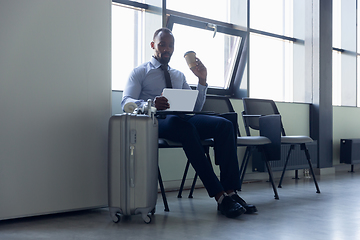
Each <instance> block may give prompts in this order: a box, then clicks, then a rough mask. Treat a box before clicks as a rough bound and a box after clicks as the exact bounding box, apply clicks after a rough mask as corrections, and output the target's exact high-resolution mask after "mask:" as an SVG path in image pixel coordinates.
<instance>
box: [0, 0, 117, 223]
mask: <svg viewBox="0 0 360 240" xmlns="http://www.w3.org/2000/svg"><path fill="white" fill-rule="evenodd" d="M110 20H111V1H110V0H76V1H73V0H61V1H55V0H48V1H44V0H20V1H13V0H1V1H0V22H1V24H0V32H1V34H0V112H1V117H0V119H1V120H0V193H1V197H0V219H7V218H14V217H21V216H28V215H38V214H46V213H53V212H60V211H68V210H74V209H83V208H91V207H97V206H106V205H107V123H108V119H109V117H110V115H111V74H110V73H111V63H110V61H111V46H110V45H111V39H110V35H111V32H110V30H111V24H110V23H111V22H110Z"/></svg>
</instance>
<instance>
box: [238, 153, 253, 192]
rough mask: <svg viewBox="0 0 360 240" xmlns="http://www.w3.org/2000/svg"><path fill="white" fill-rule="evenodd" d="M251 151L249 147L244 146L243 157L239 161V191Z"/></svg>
mask: <svg viewBox="0 0 360 240" xmlns="http://www.w3.org/2000/svg"><path fill="white" fill-rule="evenodd" d="M251 152H252V149H251V147H246V150H245V154H244V157H243V160H242V163H241V167H240V189H239V191H241V187H242V183H243V181H244V177H245V173H246V168H247V165H248V163H249V160H250V156H251Z"/></svg>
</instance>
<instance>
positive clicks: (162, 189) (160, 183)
mask: <svg viewBox="0 0 360 240" xmlns="http://www.w3.org/2000/svg"><path fill="white" fill-rule="evenodd" d="M158 179H159V185H160V190H161V195H162V199H163V202H164V207H165V209H164V211H165V212H169V211H170V210H169V205H168V202H167V198H166V194H165V189H164V184H163V181H162V177H161V173H160V168H159V167H158Z"/></svg>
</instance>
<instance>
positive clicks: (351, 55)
mask: <svg viewBox="0 0 360 240" xmlns="http://www.w3.org/2000/svg"><path fill="white" fill-rule="evenodd" d="M332 40H333V66H332V70H333V87H332V88H333V91H332V96H333V105H338V106H356V105H357V92H359V91H357V77H356V72H357V67H356V62H357V57H356V55H357V54H356V1H348V0H346V1H342V0H333V39H332Z"/></svg>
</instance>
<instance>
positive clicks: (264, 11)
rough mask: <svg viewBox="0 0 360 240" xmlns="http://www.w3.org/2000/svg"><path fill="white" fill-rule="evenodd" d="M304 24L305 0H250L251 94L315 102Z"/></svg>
mask: <svg viewBox="0 0 360 240" xmlns="http://www.w3.org/2000/svg"><path fill="white" fill-rule="evenodd" d="M304 24H305V1H292V0H272V1H268V0H252V1H250V56H249V58H250V62H249V95H250V97H254V98H269V99H273V100H276V101H287V102H311V100H312V94H311V80H307V79H305V46H304V39H305V36H304V35H305V33H304V32H305V31H304Z"/></svg>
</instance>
